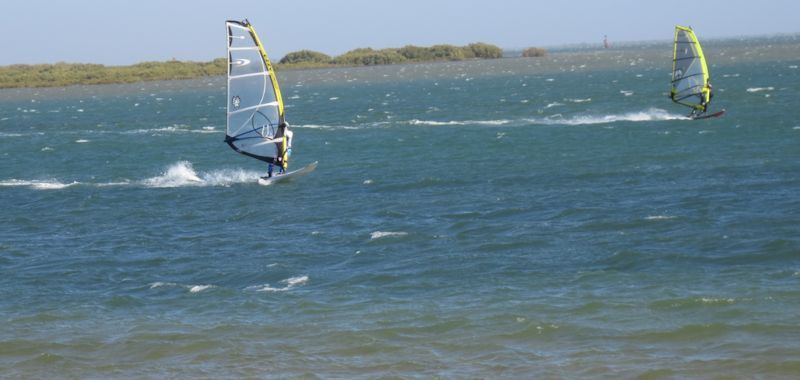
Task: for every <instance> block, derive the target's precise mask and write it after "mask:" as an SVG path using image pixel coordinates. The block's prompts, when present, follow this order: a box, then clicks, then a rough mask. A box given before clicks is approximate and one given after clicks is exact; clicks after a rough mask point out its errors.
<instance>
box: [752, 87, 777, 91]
mask: <svg viewBox="0 0 800 380" xmlns="http://www.w3.org/2000/svg"><path fill="white" fill-rule="evenodd" d="M773 90H775V87H750V88H748V89H747V92H761V91H773Z"/></svg>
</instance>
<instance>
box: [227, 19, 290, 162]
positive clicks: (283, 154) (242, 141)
mask: <svg viewBox="0 0 800 380" xmlns="http://www.w3.org/2000/svg"><path fill="white" fill-rule="evenodd" d="M225 27H226V29H227V32H228V91H227V95H228V96H227V98H228V106H227V110H228V117H227V126H226V130H225V142H226V143H227V144H228V145H229V146H230V147H231V148H232V149H233V150H235V151H236V152H239V153H241V154H243V155H245V156H248V157H251V158H255V159H257V160H260V161H264V162H267V163H270V164H276V165H278V166H282V167H283V168H284V169H286V168H287V165H288V160H289V157H288V150H289V149H287V143H288V142H287V136H286V135H285V134H284V133H283V130H282V129H281V128H280V125H281V124H283V123H284V122H285V119H286V115H285V114H284V105H283V97H282V96H281V89H280V86H279V85H278V79H277V78H276V76H275V70H274V68H273V67H272V63H271V62H270V60H269V57H268V56H267V52H266V50H265V49H264V45H263V44H262V43H261V40H260V39H259V38H258V35H257V34H256V31H255V29H254V28H253V26H252V25H251V24H250V22H249V21H248V20H244V21H232V20H228V21H226V22H225Z"/></svg>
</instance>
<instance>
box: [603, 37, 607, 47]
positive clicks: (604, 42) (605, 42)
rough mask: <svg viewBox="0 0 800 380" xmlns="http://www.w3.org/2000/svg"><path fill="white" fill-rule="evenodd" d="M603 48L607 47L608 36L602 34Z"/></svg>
mask: <svg viewBox="0 0 800 380" xmlns="http://www.w3.org/2000/svg"><path fill="white" fill-rule="evenodd" d="M603 48H605V49H608V36H603Z"/></svg>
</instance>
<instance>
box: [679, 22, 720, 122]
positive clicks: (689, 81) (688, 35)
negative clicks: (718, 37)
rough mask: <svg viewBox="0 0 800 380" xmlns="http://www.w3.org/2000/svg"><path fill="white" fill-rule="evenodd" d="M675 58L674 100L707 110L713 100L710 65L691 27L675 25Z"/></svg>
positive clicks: (700, 109) (699, 109) (697, 108)
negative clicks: (709, 72) (710, 84)
mask: <svg viewBox="0 0 800 380" xmlns="http://www.w3.org/2000/svg"><path fill="white" fill-rule="evenodd" d="M672 58H673V59H672V90H671V91H670V97H671V98H672V101H674V102H675V103H678V104H682V105H684V106H687V107H691V108H693V109H696V110H698V111H705V108H706V105H707V104H708V102H709V101H710V100H711V88H710V86H709V74H708V65H707V64H706V58H705V55H703V48H702V47H701V46H700V42H699V41H698V40H697V36H696V35H695V34H694V31H693V30H692V28H689V27H685V26H676V27H675V45H674V48H673V54H672Z"/></svg>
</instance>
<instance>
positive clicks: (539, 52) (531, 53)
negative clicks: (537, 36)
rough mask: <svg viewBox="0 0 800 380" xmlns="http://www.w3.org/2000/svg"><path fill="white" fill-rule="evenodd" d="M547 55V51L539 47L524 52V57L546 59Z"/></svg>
mask: <svg viewBox="0 0 800 380" xmlns="http://www.w3.org/2000/svg"><path fill="white" fill-rule="evenodd" d="M546 55H547V51H546V50H544V49H542V48H537V47H530V48H527V49H525V50H523V51H522V56H523V57H544V56H546Z"/></svg>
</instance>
